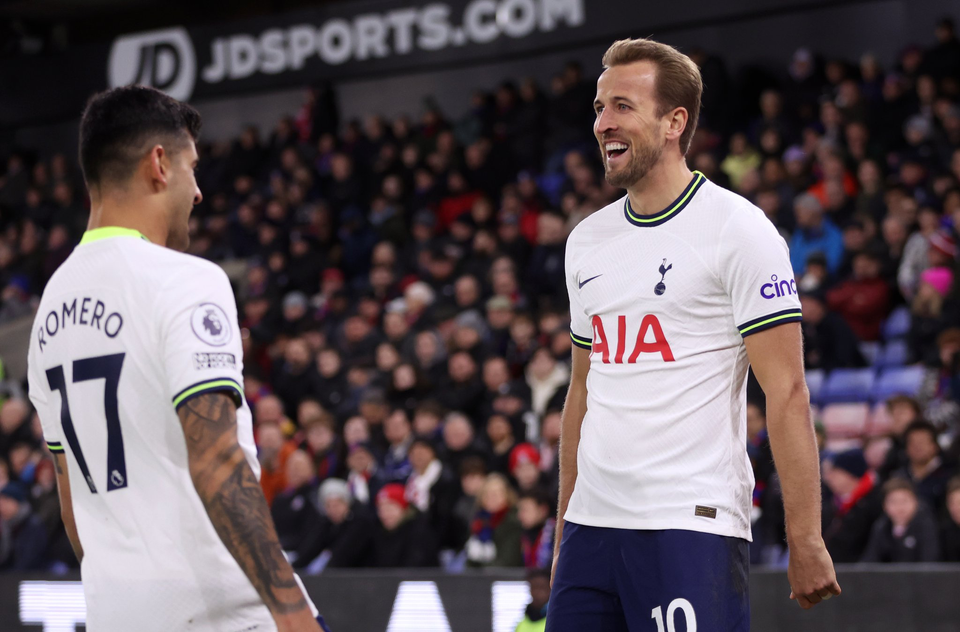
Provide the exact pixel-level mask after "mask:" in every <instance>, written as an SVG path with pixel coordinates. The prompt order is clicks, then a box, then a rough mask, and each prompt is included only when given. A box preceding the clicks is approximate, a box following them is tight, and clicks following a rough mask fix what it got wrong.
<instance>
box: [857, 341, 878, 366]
mask: <svg viewBox="0 0 960 632" xmlns="http://www.w3.org/2000/svg"><path fill="white" fill-rule="evenodd" d="M857 348H859V349H860V355H862V356H863V359H864V360H866V361H867V364H870V365H873V364H875V363H876V361H877V358H879V357H880V351H881V348H880V343H879V342H861V343H860V344H859V345H857Z"/></svg>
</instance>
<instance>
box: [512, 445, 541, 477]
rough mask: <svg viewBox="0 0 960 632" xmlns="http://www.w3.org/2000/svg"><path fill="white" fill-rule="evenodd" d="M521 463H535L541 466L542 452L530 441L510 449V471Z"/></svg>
mask: <svg viewBox="0 0 960 632" xmlns="http://www.w3.org/2000/svg"><path fill="white" fill-rule="evenodd" d="M521 463H533V464H534V465H536V466H537V467H540V452H538V451H537V449H536V448H535V447H533V446H532V445H531V444H529V443H521V444H519V445H517V446H516V447H514V448H513V450H511V451H510V471H511V472H513V471H514V470H516V469H517V466H518V465H520V464H521Z"/></svg>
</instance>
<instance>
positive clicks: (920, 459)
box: [893, 420, 954, 512]
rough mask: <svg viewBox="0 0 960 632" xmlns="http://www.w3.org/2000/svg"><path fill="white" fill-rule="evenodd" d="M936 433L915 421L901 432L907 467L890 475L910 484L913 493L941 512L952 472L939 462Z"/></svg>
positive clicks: (931, 425)
mask: <svg viewBox="0 0 960 632" xmlns="http://www.w3.org/2000/svg"><path fill="white" fill-rule="evenodd" d="M937 435H938V433H937V429H936V427H935V426H934V425H933V424H931V423H930V422H929V421H923V420H920V421H915V422H913V423H912V424H910V425H909V426H908V427H907V429H906V431H904V437H903V439H904V444H905V446H906V454H907V465H906V467H904V468H902V469H900V470H898V471H896V472H894V474H893V476H894V478H897V477H899V478H903V479H905V480H907V481H909V482H910V483H912V484H913V486H914V488H915V490H916V491H915V493H916V494H917V496H919V497H920V498H921V499H922V500H923V501H924V502H925V503H926V504H927V505H928V506H930V507H932V508H933V509H934V511H937V512H939V511H940V510H941V509H942V508H943V502H944V498H945V496H946V491H947V481H948V480H950V476H951V474H953V473H954V468H952V467H950V466H949V465H947V464H946V463H944V462H943V458H942V457H941V454H940V445H939V444H938V443H937Z"/></svg>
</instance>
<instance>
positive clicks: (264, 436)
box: [257, 423, 296, 505]
mask: <svg viewBox="0 0 960 632" xmlns="http://www.w3.org/2000/svg"><path fill="white" fill-rule="evenodd" d="M257 446H258V448H259V450H258V455H257V456H258V458H259V459H260V486H261V487H262V488H263V495H264V496H265V497H266V499H267V504H268V505H270V504H272V503H273V499H274V498H275V497H276V495H277V494H279V493H280V492H282V491H283V490H284V489H285V488H286V487H287V477H286V465H287V457H289V456H290V453H291V452H293V450H294V449H296V446H294V445H292V442H291V443H288V442H286V441H285V440H284V438H283V433H282V432H281V430H280V426H279V425H277V424H275V423H262V424H259V425H258V426H257Z"/></svg>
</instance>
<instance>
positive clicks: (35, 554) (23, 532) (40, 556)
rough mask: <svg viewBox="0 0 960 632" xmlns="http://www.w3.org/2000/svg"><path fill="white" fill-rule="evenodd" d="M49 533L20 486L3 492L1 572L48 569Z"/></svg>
mask: <svg viewBox="0 0 960 632" xmlns="http://www.w3.org/2000/svg"><path fill="white" fill-rule="evenodd" d="M46 548H47V529H46V528H45V527H44V526H43V521H42V520H40V518H39V517H38V516H37V515H36V514H35V513H33V510H32V509H31V508H30V502H29V501H28V499H27V491H26V490H25V489H24V488H23V486H22V485H20V484H19V483H7V484H6V485H4V486H3V489H0V570H14V571H39V570H43V569H44V567H45V565H46V553H45V552H46Z"/></svg>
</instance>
